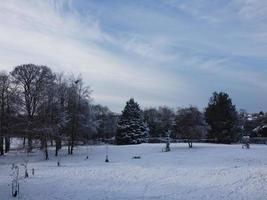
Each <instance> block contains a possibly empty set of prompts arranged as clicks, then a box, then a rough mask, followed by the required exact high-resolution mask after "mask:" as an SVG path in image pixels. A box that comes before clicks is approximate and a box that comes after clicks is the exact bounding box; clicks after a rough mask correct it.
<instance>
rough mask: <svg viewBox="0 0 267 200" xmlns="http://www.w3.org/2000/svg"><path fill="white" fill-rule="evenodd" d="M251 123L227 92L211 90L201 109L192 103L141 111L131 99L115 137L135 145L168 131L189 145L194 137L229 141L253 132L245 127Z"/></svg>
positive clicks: (234, 140)
mask: <svg viewBox="0 0 267 200" xmlns="http://www.w3.org/2000/svg"><path fill="white" fill-rule="evenodd" d="M250 123H251V121H250V120H249V118H248V115H245V112H244V111H241V112H237V111H236V108H235V106H234V105H233V104H232V100H231V99H230V97H229V96H228V94H226V93H223V92H220V93H217V92H214V93H213V95H212V97H211V98H210V100H209V103H208V106H207V107H206V108H205V109H204V111H203V112H201V111H199V110H198V109H197V108H196V107H194V106H190V107H188V108H179V109H177V111H176V112H175V111H174V110H173V109H171V108H168V107H159V108H158V109H156V108H149V109H145V110H144V111H142V110H141V109H140V108H139V105H138V104H137V103H136V102H134V100H133V99H130V101H128V102H127V103H126V107H125V109H124V111H123V112H122V116H121V117H120V121H119V124H118V131H117V137H116V139H117V143H118V144H136V143H141V142H142V141H144V140H145V139H146V138H148V135H149V138H150V141H153V138H159V137H166V135H167V133H168V132H171V137H172V138H174V139H181V140H186V141H187V142H188V144H189V147H192V141H193V140H199V139H206V140H208V141H212V142H218V143H232V142H236V141H238V140H239V139H241V136H243V135H252V130H248V124H250ZM254 128H255V127H254ZM136 138H138V139H136Z"/></svg>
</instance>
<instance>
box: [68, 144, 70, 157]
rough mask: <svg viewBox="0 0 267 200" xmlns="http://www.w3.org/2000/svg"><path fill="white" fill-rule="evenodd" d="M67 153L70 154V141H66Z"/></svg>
mask: <svg viewBox="0 0 267 200" xmlns="http://www.w3.org/2000/svg"><path fill="white" fill-rule="evenodd" d="M68 154H70V141H69V142H68Z"/></svg>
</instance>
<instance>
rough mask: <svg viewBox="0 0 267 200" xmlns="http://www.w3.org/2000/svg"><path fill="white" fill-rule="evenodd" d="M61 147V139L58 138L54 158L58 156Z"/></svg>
mask: <svg viewBox="0 0 267 200" xmlns="http://www.w3.org/2000/svg"><path fill="white" fill-rule="evenodd" d="M60 147H61V139H60V138H59V137H57V138H56V152H55V156H58V151H59V149H60Z"/></svg>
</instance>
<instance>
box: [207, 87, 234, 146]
mask: <svg viewBox="0 0 267 200" xmlns="http://www.w3.org/2000/svg"><path fill="white" fill-rule="evenodd" d="M205 118H206V121H207V123H208V124H209V125H210V128H211V129H210V131H209V134H208V138H210V139H216V141H217V142H219V143H231V142H234V141H236V140H237V139H238V130H237V119H238V118H237V111H236V108H235V106H234V105H233V104H232V100H231V98H229V95H228V94H226V93H223V92H220V93H217V92H214V93H213V96H212V97H211V98H210V101H209V104H208V107H207V108H206V112H205Z"/></svg>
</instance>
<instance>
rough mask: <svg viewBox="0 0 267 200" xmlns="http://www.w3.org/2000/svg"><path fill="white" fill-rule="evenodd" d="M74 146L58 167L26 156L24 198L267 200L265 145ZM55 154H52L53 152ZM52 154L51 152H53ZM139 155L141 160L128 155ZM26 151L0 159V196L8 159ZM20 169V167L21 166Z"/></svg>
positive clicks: (6, 191) (5, 188)
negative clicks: (167, 149)
mask: <svg viewBox="0 0 267 200" xmlns="http://www.w3.org/2000/svg"><path fill="white" fill-rule="evenodd" d="M163 147H164V144H142V145H133V146H110V147H109V154H110V162H109V163H105V162H104V160H105V151H106V149H105V146H94V147H91V148H89V155H90V156H89V159H88V160H86V159H85V158H86V155H87V148H86V147H77V148H76V149H75V152H74V153H75V154H74V155H73V156H68V155H66V152H64V153H62V152H61V154H63V155H62V156H61V163H62V166H61V167H57V163H56V162H57V159H55V158H54V157H53V156H51V158H50V160H49V161H43V160H42V159H43V157H42V154H40V152H35V153H33V154H31V155H30V156H29V159H30V163H29V168H30V169H31V168H35V169H36V170H35V176H32V175H30V177H29V178H28V179H21V180H20V195H19V198H17V199H22V200H37V199H38V200H72V199H73V200H89V199H90V200H104V199H105V200H106V199H112V200H127V199H131V200H133V199H140V200H144V199H167V200H168V199H170V200H172V199H175V200H183V199H190V200H191V199H197V200H200V199H205V200H206V199H212V200H220V199H227V200H229V199H235V200H241V199H242V200H250V199H251V200H266V199H267V146H266V145H252V146H251V149H249V150H246V149H241V146H240V145H215V144H194V148H193V149H189V148H188V147H187V145H186V144H172V145H171V147H172V151H171V152H162V148H163ZM53 153H54V152H53ZM51 155H52V152H51ZM135 155H140V156H141V159H132V157H133V156H135ZM23 158H24V154H22V153H15V152H11V153H9V154H8V155H7V156H5V157H0V200H9V199H15V198H13V197H11V186H10V183H11V177H10V172H11V163H12V162H14V161H16V162H17V163H21V162H22V160H23ZM21 170H22V168H21Z"/></svg>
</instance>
